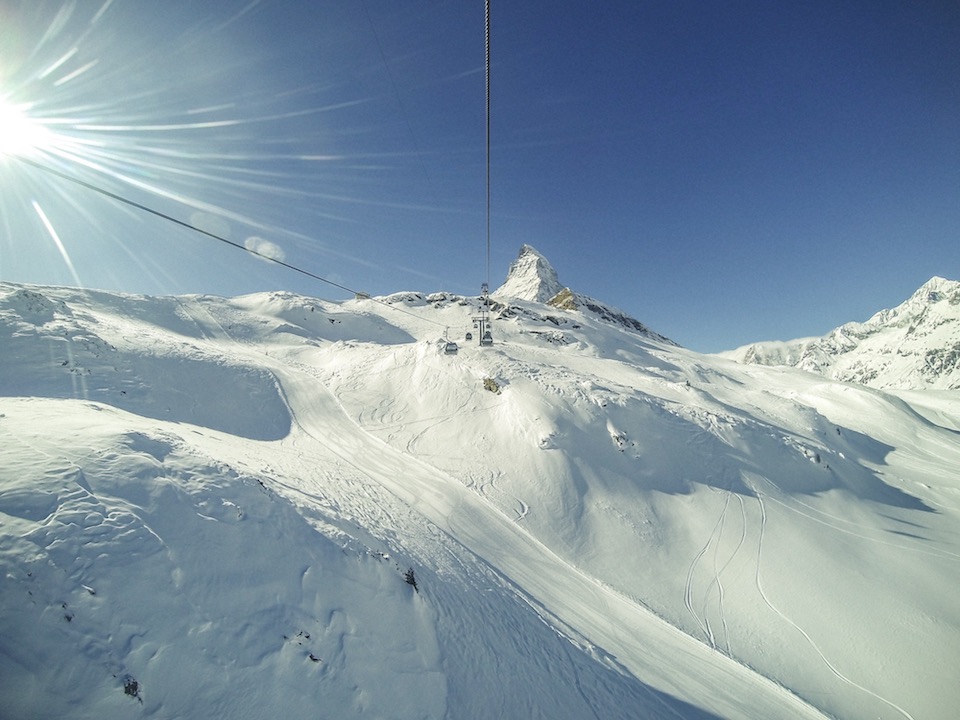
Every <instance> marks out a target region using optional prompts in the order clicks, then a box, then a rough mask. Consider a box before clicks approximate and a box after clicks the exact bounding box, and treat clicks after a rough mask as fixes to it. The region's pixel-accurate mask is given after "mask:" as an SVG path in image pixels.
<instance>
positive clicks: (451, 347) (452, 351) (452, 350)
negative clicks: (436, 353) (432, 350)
mask: <svg viewBox="0 0 960 720" xmlns="http://www.w3.org/2000/svg"><path fill="white" fill-rule="evenodd" d="M459 349H460V348H458V347H457V344H456V343H455V342H451V341H449V340H448V341H447V342H446V343H444V345H443V352H445V353H446V354H447V355H456V354H457V350H459Z"/></svg>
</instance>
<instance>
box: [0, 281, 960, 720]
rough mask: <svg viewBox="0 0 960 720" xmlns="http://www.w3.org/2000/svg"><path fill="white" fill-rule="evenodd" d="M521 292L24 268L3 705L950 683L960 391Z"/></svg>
mask: <svg viewBox="0 0 960 720" xmlns="http://www.w3.org/2000/svg"><path fill="white" fill-rule="evenodd" d="M496 300H497V301H498V304H497V305H495V311H494V315H495V319H494V323H493V329H494V337H495V344H494V346H493V347H490V348H481V347H478V346H477V345H474V344H466V343H461V347H460V350H459V352H458V353H456V354H449V353H446V352H444V349H445V344H444V342H443V341H442V338H443V337H444V335H445V333H446V331H447V329H448V328H449V329H450V331H452V332H457V331H458V330H459V332H460V333H465V332H466V331H467V330H469V329H471V320H470V318H471V317H472V316H473V315H475V314H476V313H477V312H478V310H479V300H478V299H477V298H461V297H457V296H453V295H449V294H434V295H424V294H420V293H413V292H410V293H398V294H396V295H393V296H390V297H387V298H380V299H372V300H371V299H360V300H351V301H348V302H344V303H332V302H324V301H321V300H316V299H313V298H306V297H300V296H296V295H292V294H288V293H269V294H261V295H252V296H246V297H241V298H234V299H223V298H213V297H196V296H192V297H177V298H147V297H135V296H121V295H115V294H106V293H94V292H88V291H81V290H70V289H64V288H46V287H23V286H18V285H12V284H2V285H0V369H2V372H0V572H2V578H3V584H2V586H0V588H2V589H0V716H2V717H5V718H6V717H10V718H28V717H30V718H32V717H61V716H70V717H89V718H93V717H98V718H99V717H119V716H123V717H139V716H141V715H144V716H147V715H149V716H152V717H162V718H174V717H200V716H202V717H234V718H246V717H249V718H255V717H265V716H268V715H276V714H284V715H286V714H288V713H289V714H291V715H293V714H297V715H300V714H306V715H310V716H316V715H319V716H321V717H338V718H353V717H356V718H360V717H363V718H371V717H383V718H387V717H389V718H503V717H524V718H527V717H549V718H584V717H604V718H607V717H610V718H636V717H644V718H658V717H663V718H678V717H680V718H708V717H723V718H737V717H739V718H757V717H764V718H803V717H811V718H815V717H840V718H874V717H882V718H915V719H916V720H919V719H920V718H947V717H952V715H953V713H954V710H955V708H956V707H957V705H958V703H960V689H958V687H957V684H956V682H955V673H954V672H953V667H954V666H955V664H956V662H957V660H958V659H960V650H958V648H960V607H958V605H957V603H956V602H954V599H953V593H954V591H955V588H956V587H957V586H958V582H960V522H958V521H960V481H958V479H957V476H956V473H955V468H956V467H958V466H960V422H958V421H957V418H958V417H960V414H958V413H960V399H958V398H957V396H956V394H955V393H950V392H934V391H927V392H924V393H911V394H903V395H902V396H897V395H892V394H885V393H882V392H879V391H876V390H872V389H869V388H860V387H856V386H852V385H846V384H839V383H834V382H832V381H829V380H823V379H821V378H817V377H816V376H814V375H811V374H808V373H802V372H799V371H795V370H790V369H782V368H765V367H759V366H742V365H738V364H736V363H733V362H731V361H728V360H725V359H723V358H717V357H709V356H702V355H698V354H696V353H692V352H689V351H686V350H683V349H681V348H677V347H675V346H673V345H671V344H669V343H668V342H663V341H661V340H658V339H656V337H655V336H652V335H645V334H643V333H641V332H638V331H637V330H636V329H633V328H629V327H627V326H624V325H622V324H619V323H616V322H611V321H610V320H609V319H608V318H604V317H602V316H600V315H598V314H597V313H596V312H594V311H592V310H590V309H589V308H583V307H573V308H571V309H567V310H562V311H561V310H559V309H558V308H555V307H552V306H549V305H544V304H542V303H539V302H535V301H532V300H526V299H523V298H519V299H518V298H511V297H509V296H504V295H503V294H500V293H498V294H497V296H496ZM413 583H415V585H414V584H413Z"/></svg>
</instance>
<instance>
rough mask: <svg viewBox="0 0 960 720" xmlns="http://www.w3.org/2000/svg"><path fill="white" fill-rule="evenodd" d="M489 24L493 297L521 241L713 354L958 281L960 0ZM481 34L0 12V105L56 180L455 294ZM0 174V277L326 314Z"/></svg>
mask: <svg viewBox="0 0 960 720" xmlns="http://www.w3.org/2000/svg"><path fill="white" fill-rule="evenodd" d="M491 17H492V74H491V87H492V98H491V105H492V123H491V136H492V155H491V180H492V186H491V187H492V223H491V244H492V254H491V285H492V286H493V287H494V288H495V287H496V286H497V285H499V284H500V282H501V281H502V279H503V278H504V276H505V274H506V272H507V268H508V266H509V263H510V261H511V260H512V259H513V258H514V257H515V256H516V253H517V251H518V250H519V247H520V245H521V244H522V243H530V244H532V245H534V246H535V247H537V248H538V249H539V250H540V251H541V252H542V253H543V254H545V255H546V256H547V257H548V258H549V259H550V260H551V262H552V263H553V264H554V266H555V267H556V269H557V271H558V273H559V275H560V279H561V281H562V282H563V283H565V284H567V285H569V286H571V287H572V288H573V289H575V290H577V291H579V292H583V293H585V294H588V295H592V296H594V297H596V298H598V299H600V300H602V301H605V302H607V303H610V304H613V305H616V306H619V307H621V308H622V309H624V310H626V311H627V312H628V313H630V314H631V315H633V316H635V317H636V318H638V319H639V320H641V321H642V322H644V323H646V324H648V325H649V326H651V327H652V328H654V329H655V330H657V331H658V332H661V333H663V334H665V335H667V336H669V337H671V338H673V339H675V340H677V341H678V342H680V343H681V344H683V345H685V346H688V347H691V348H694V349H697V350H702V351H707V352H709V351H717V350H722V349H729V348H732V347H735V346H738V345H741V344H744V343H747V342H751V341H756V340H764V339H790V338H795V337H801V336H807V335H819V334H823V333H825V332H827V331H829V330H831V329H832V328H833V327H835V326H837V325H839V324H841V323H843V322H846V321H848V320H864V319H866V318H867V317H869V316H870V315H871V314H872V313H873V312H875V311H877V310H880V309H882V308H884V307H891V306H893V305H895V304H897V303H899V302H901V301H902V300H903V299H905V298H906V297H907V296H909V295H910V294H911V293H912V291H913V290H915V289H916V288H917V287H918V286H919V285H920V284H922V283H923V282H925V281H926V280H928V279H929V278H930V277H931V276H933V275H942V276H945V277H948V278H951V279H960V242H958V241H960V81H958V80H957V78H960V6H957V5H956V3H954V2H952V1H950V0H947V1H944V2H934V1H930V2H885V1H879V0H874V1H871V2H809V3H771V2H732V3H713V2H682V1H680V2H640V1H637V0H635V1H632V2H619V1H617V0H611V1H609V2H604V3H595V2H586V1H585V0H580V1H578V2H563V1H560V2H558V1H556V0H555V1H552V2H547V1H546V0H543V1H540V0H528V1H525V2H511V3H508V2H504V1H503V0H493V3H492V11H491ZM483 29H484V28H483V3H482V2H481V1H480V0H470V1H469V2H468V1H466V0H449V1H444V2H440V1H439V0H424V1H420V0H409V1H407V2H402V3H400V2H395V1H393V0H390V1H388V0H364V1H361V0H349V1H348V0H342V1H339V2H316V3H299V2H292V1H290V0H262V1H261V2H255V1H253V2H251V1H250V0H238V1H237V2H230V1H228V0H222V1H220V2H216V3H197V2H193V1H191V2H186V1H184V0H173V1H171V2H165V3H162V4H160V3H142V2H130V1H129V0H113V2H105V3H102V4H101V3H98V2H94V1H93V0H91V1H90V2H78V3H62V2H42V1H40V2H37V1H28V0H23V2H12V1H9V0H0V98H2V99H3V102H5V103H6V104H7V105H8V106H9V105H14V106H16V107H18V108H19V109H20V110H21V111H22V112H23V114H25V115H26V116H28V117H29V118H30V121H31V122H33V123H35V124H39V125H40V126H42V127H43V128H45V129H46V130H47V131H48V132H49V136H48V139H47V140H46V141H45V144H44V143H39V144H40V145H42V146H41V147H38V148H37V149H36V151H35V152H34V153H33V154H31V155H30V157H31V158H33V159H34V160H35V161H37V162H42V163H43V164H45V165H46V166H47V167H50V168H54V169H56V170H58V171H60V172H63V173H67V174H69V175H71V176H74V177H78V178H80V179H83V180H84V181H86V182H90V183H95V184H97V185H98V186H100V187H103V188H105V189H107V190H108V191H110V192H114V193H117V194H121V195H123V196H125V197H128V198H130V199H132V200H134V201H136V202H140V203H143V204H145V205H149V206H151V207H153V208H155V209H157V210H158V211H160V212H164V213H167V214H169V215H171V216H173V217H177V218H179V219H181V220H183V221H185V222H192V223H196V224H198V225H200V226H202V227H204V228H206V229H208V230H210V231H211V232H214V233H215V234H218V235H222V236H224V237H226V238H228V239H229V240H230V241H231V242H236V243H239V244H244V243H248V242H249V243H251V244H252V245H251V246H253V247H258V248H260V249H261V251H263V252H267V253H272V252H282V253H283V255H282V257H283V258H284V259H285V261H286V262H289V263H291V264H295V265H297V266H300V267H303V268H304V269H306V270H308V271H309V272H311V273H314V274H316V275H320V276H322V277H325V278H328V279H330V280H332V281H334V282H336V283H338V284H341V285H344V286H346V287H348V288H352V289H357V290H363V291H366V292H371V293H373V294H384V293H389V292H393V291H396V290H410V289H413V290H424V291H434V290H450V291H453V292H458V293H464V294H473V293H476V292H478V291H479V287H480V283H481V282H483V281H484V280H485V279H486V230H485V172H484V165H485V147H484V73H483V70H484V45H483ZM0 147H2V145H0ZM0 188H2V194H0V279H3V280H10V281H18V282H35V283H49V284H70V285H74V284H82V285H84V286H87V287H96V288H105V289H117V290H124V291H129V292H145V293H164V294H166V293H184V292H204V293H214V294H223V295H234V294H241V293H246V292H253V291H260V290H273V289H288V290H292V291H296V292H303V293H307V294H312V295H318V296H321V297H327V298H331V299H337V298H340V297H344V293H343V292H341V291H340V290H338V289H336V288H334V287H331V286H329V285H325V284H323V283H319V282H317V281H315V280H311V279H310V278H307V277H304V276H301V275H298V274H296V273H293V272H292V271H290V270H286V269H283V268H279V267H277V266H272V265H269V264H268V263H266V262H265V261H263V260H259V259H257V258H254V257H251V256H249V255H247V254H246V253H242V252H240V251H238V250H236V249H234V248H231V247H228V246H227V245H225V244H223V243H218V242H217V241H215V240H210V239H208V238H204V237H202V236H198V235H197V234H195V233H191V232H189V231H187V230H184V229H183V228H179V227H177V226H175V225H173V224H171V223H169V222H165V221H163V220H161V219H159V218H157V217H155V216H151V215H147V214H145V213H142V212H140V211H137V210H135V209H132V208H130V207H128V206H124V205H122V204H120V203H117V202H116V201H115V200H112V199H109V198H106V197H104V196H101V195H98V194H96V193H94V192H93V191H91V190H89V189H87V188H83V187H80V186H77V185H75V184H73V183H71V182H68V181H66V180H63V179H62V178H60V177H57V176H54V175H51V174H49V173H47V172H44V171H42V170H39V169H37V168H35V167H34V166H31V165H27V164H25V163H23V162H22V161H21V160H20V159H19V157H16V156H14V157H9V156H8V157H4V158H0ZM264 242H266V243H269V244H263V243H264Z"/></svg>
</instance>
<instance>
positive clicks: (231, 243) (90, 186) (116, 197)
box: [15, 155, 448, 328]
mask: <svg viewBox="0 0 960 720" xmlns="http://www.w3.org/2000/svg"><path fill="white" fill-rule="evenodd" d="M15 157H16V159H17V160H19V161H20V162H23V163H26V164H27V165H31V166H32V167H34V168H36V169H37V170H41V171H43V172H45V173H48V174H50V175H55V176H57V177H59V178H61V179H63V180H66V181H68V182H71V183H73V184H75V185H79V186H80V187H83V188H86V189H87V190H91V191H93V192H95V193H99V194H100V195H103V196H105V197H108V198H110V199H111V200H116V201H117V202H120V203H123V204H124V205H129V206H130V207H132V208H136V209H137V210H141V211H143V212H145V213H149V214H150V215H154V216H156V217H158V218H161V219H162V220H167V221H168V222H171V223H174V224H175V225H179V226H180V227H184V228H187V229H188V230H193V231H194V232H196V233H199V234H201V235H205V236H207V237H208V238H211V239H213V240H219V241H220V242H222V243H225V244H226V245H229V246H231V247H234V248H237V249H238V250H243V251H244V252H246V253H250V254H251V255H255V256H257V257H259V258H262V259H264V260H269V261H270V262H272V263H276V264H277V265H281V266H283V267H285V268H287V269H288V270H293V271H294V272H298V273H300V274H301V275H306V276H307V277H309V278H312V279H314V280H318V281H320V282H322V283H326V284H327V285H330V286H332V287H335V288H338V289H340V290H344V291H345V292H348V293H350V294H352V295H354V296H357V295H362V294H366V293H361V292H360V291H358V290H353V289H352V288H349V287H347V286H346V285H341V284H340V283H337V282H334V281H333V280H328V279H327V278H325V277H322V276H320V275H317V274H316V273H312V272H310V271H309V270H304V269H303V268H301V267H297V266H296V265H293V264H292V263H288V262H285V261H284V260H278V259H277V258H274V257H270V256H269V255H266V254H264V253H262V252H259V251H257V250H253V249H251V248H248V247H246V246H245V245H241V244H240V243H238V242H234V241H233V240H229V239H228V238H225V237H223V236H222V235H217V234H216V233H213V232H210V231H209V230H204V229H203V228H200V227H197V226H196V225H192V224H191V223H188V222H185V221H184V220H180V219H178V218H175V217H173V216H172V215H168V214H167V213H165V212H161V211H160V210H155V209H154V208H152V207H150V206H148V205H144V204H143V203H139V202H137V201H136V200H131V199H130V198H127V197H124V196H123V195H118V194H117V193H114V192H110V191H109V190H105V189H104V188H102V187H99V186H98V185H94V184H93V183H90V182H87V181H86V180H81V179H80V178H78V177H75V176H73V175H70V174H69V173H65V172H61V171H60V170H54V169H53V168H51V167H49V166H47V165H44V164H43V163H39V162H37V161H36V160H31V159H30V158H26V157H23V156H19V155H18V156H15ZM369 299H370V300H373V301H374V302H377V303H380V304H381V305H384V306H386V307H390V308H393V309H394V310H396V311H397V312H401V313H404V314H405V315H409V316H411V317H415V318H417V319H419V320H423V321H425V322H429V323H432V324H433V325H437V326H438V327H442V328H446V327H448V326H447V325H444V324H443V323H441V322H437V321H436V320H431V319H430V318H426V317H421V316H420V315H416V314H415V313H412V312H409V311H408V310H405V309H403V308H399V307H396V306H395V305H391V304H390V303H388V302H386V301H385V300H380V299H379V298H369Z"/></svg>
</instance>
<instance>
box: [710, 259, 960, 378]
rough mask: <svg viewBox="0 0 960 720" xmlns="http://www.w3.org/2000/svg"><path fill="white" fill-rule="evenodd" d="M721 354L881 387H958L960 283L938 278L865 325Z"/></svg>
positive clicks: (751, 346)
mask: <svg viewBox="0 0 960 720" xmlns="http://www.w3.org/2000/svg"><path fill="white" fill-rule="evenodd" d="M723 355H724V356H726V357H731V358H733V359H736V360H738V361H740V362H744V363H753V364H758V365H786V366H792V367H797V368H800V369H802V370H807V371H809V372H815V373H818V374H820V375H824V376H826V377H829V378H832V379H835V380H843V381H847V382H856V383H860V384H863V385H869V386H870V387H875V388H881V389H884V388H889V389H900V390H909V389H923V388H932V389H944V390H956V389H960V283H958V282H955V281H951V280H946V279H944V278H940V277H934V278H932V279H931V280H929V281H928V282H926V283H924V284H923V285H922V286H921V287H920V288H919V289H918V290H917V291H916V292H915V293H914V294H913V295H912V296H911V297H910V298H908V299H907V300H906V301H904V302H903V303H902V304H900V305H898V306H897V307H895V308H893V309H890V310H881V311H880V312H878V313H877V314H875V315H874V316H873V317H871V318H870V319H869V320H867V321H866V322H862V323H858V322H851V323H846V324H845V325H842V326H840V327H839V328H837V329H836V330H833V331H832V332H831V333H829V334H827V335H825V336H823V337H820V338H805V339H802V340H793V341H789V342H763V343H754V344H752V345H747V346H744V347H741V348H738V349H737V350H733V351H730V352H728V353H723Z"/></svg>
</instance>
